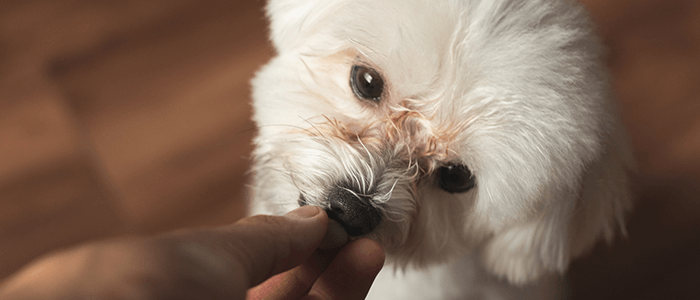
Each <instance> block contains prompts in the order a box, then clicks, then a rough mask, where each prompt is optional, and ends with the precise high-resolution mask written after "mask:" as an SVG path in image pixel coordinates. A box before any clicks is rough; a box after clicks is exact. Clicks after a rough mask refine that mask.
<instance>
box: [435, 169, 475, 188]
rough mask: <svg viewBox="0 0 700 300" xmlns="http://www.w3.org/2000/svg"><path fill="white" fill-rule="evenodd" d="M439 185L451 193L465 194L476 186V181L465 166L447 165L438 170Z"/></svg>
mask: <svg viewBox="0 0 700 300" xmlns="http://www.w3.org/2000/svg"><path fill="white" fill-rule="evenodd" d="M438 176H439V177H438V184H439V185H440V188H442V189H443V190H445V191H447V192H449V193H464V192H466V191H468V190H471V189H472V188H473V187H474V185H476V179H475V178H474V176H472V172H471V171H469V168H467V167H466V166H465V165H446V166H443V167H441V168H440V170H438Z"/></svg>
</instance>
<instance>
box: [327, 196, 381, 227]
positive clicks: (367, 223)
mask: <svg viewBox="0 0 700 300" xmlns="http://www.w3.org/2000/svg"><path fill="white" fill-rule="evenodd" d="M371 201H372V200H371V199H370V198H369V197H365V196H361V195H357V194H355V193H353V192H351V191H350V190H348V189H345V188H341V187H337V188H335V189H333V191H331V193H330V194H329V195H328V204H329V208H328V209H326V213H328V217H329V218H331V219H333V220H336V221H338V223H340V225H342V226H343V228H345V231H346V232H347V233H348V235H349V236H359V235H363V234H367V233H370V232H372V230H374V228H375V227H377V225H379V222H381V221H382V215H381V214H380V213H379V210H378V209H377V207H375V206H373V205H372V204H371Z"/></svg>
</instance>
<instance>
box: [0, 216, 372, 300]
mask: <svg viewBox="0 0 700 300" xmlns="http://www.w3.org/2000/svg"><path fill="white" fill-rule="evenodd" d="M327 228H328V217H327V215H326V214H325V212H323V210H322V209H320V208H318V207H313V206H305V207H302V208H299V209H296V210H294V211H292V212H290V213H288V214H287V215H285V216H281V217H280V216H254V217H249V218H244V219H241V220H240V221H238V222H236V223H235V224H233V225H229V226H224V227H219V228H214V229H196V230H188V231H182V232H176V233H171V234H167V235H162V236H157V237H151V238H141V237H131V238H122V239H117V240H112V241H106V242H100V243H93V244H88V245H85V246H80V247H77V248H75V249H72V250H68V251H63V252H60V253H57V254H54V255H50V256H48V257H45V258H42V259H40V260H38V261H36V262H35V263H32V264H30V265H29V266H28V267H26V268H25V269H23V270H22V271H20V272H19V273H18V274H16V275H15V276H13V277H11V278H9V279H8V280H7V281H5V283H4V284H2V286H0V298H2V299H245V298H246V292H247V294H248V297H249V299H302V298H304V299H364V297H365V296H366V294H367V292H368V291H369V288H370V286H371V284H372V282H373V281H374V278H375V277H376V275H377V273H378V272H379V270H380V269H381V267H382V265H383V262H384V252H383V250H382V249H381V247H380V246H379V245H378V244H377V243H376V242H374V241H372V240H369V239H360V240H356V241H353V242H351V243H349V244H348V245H346V246H345V247H343V248H342V249H340V250H339V251H316V248H317V247H318V245H319V244H320V243H321V240H322V239H323V237H324V235H325V233H326V230H327ZM285 271H286V272H285ZM282 272H284V273H282ZM280 273H281V274H280ZM273 276H274V277H273ZM271 277H272V278H271ZM261 283H262V284H261ZM251 287H255V288H253V289H250V290H249V291H248V289H249V288H251Z"/></svg>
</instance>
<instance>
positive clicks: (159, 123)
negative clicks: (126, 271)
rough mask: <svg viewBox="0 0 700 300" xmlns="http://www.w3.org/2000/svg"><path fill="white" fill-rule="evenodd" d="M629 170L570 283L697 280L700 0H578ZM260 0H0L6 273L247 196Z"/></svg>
mask: <svg viewBox="0 0 700 300" xmlns="http://www.w3.org/2000/svg"><path fill="white" fill-rule="evenodd" d="M582 2H584V4H585V5H586V6H587V7H588V8H589V10H590V11H591V13H592V15H593V17H594V20H595V22H596V23H597V24H598V26H599V29H600V32H601V33H602V35H603V36H604V39H605V42H606V43H607V45H608V46H609V48H610V59H609V65H610V67H611V69H612V72H613V75H614V80H615V82H614V86H615V91H616V93H617V96H618V104H619V107H620V108H621V110H622V111H623V114H624V121H625V124H626V125H627V127H628V128H629V132H630V135H631V139H632V142H633V145H634V149H635V155H636V158H637V162H638V165H639V174H638V175H637V177H636V179H635V192H636V195H637V197H636V198H637V199H636V209H635V212H634V213H633V214H632V215H631V216H630V217H629V221H630V222H629V228H628V229H629V236H628V237H627V238H626V239H621V240H619V241H618V242H616V243H615V244H614V245H612V247H608V246H606V245H600V246H599V247H597V248H596V249H595V250H594V251H592V253H591V254H590V255H588V256H587V257H585V258H582V259H580V260H578V261H576V262H575V263H574V264H573V265H572V267H571V271H570V278H571V281H572V283H571V285H572V293H573V296H574V299H696V298H698V297H700V296H697V295H698V294H700V287H698V283H700V1H697V0H583V1H582ZM263 4H264V3H263V1H259V0H258V1H235V0H197V1H195V0H147V1H146V0H124V1H108V0H99V1H98V0H90V1H88V0H61V1H54V0H32V1H29V0H27V1H13V0H4V1H0V279H1V278H3V277H6V276H8V275H9V274H11V273H12V272H14V271H15V270H17V269H18V268H19V267H21V266H22V265H23V264H25V263H27V262H28V261H30V260H31V259H33V258H36V257H37V256H39V255H41V254H43V253H45V252H47V251H51V250H55V249H58V248H62V247H66V246H69V245H73V244H76V243H79V242H83V241H87V240H92V239H98V238H105V237H109V236H115V235H121V234H127V233H156V232H162V231H164V230H170V229H174V228H181V227H190V226H209V225H219V224H227V223H230V222H233V221H235V220H236V219H238V218H240V217H241V216H242V215H243V214H244V208H245V203H244V199H245V198H246V182H247V180H248V174H247V173H246V172H247V169H248V166H249V159H248V158H249V153H250V151H251V148H252V147H251V138H252V136H253V134H254V130H253V124H252V123H251V121H250V106H249V104H248V102H249V94H250V88H249V86H248V81H249V79H250V78H251V77H252V75H253V73H254V72H255V70H256V69H257V68H259V67H260V65H261V64H263V63H264V62H265V61H267V60H268V59H269V58H270V57H271V55H272V53H273V50H272V49H271V48H270V46H269V45H268V44H267V39H266V29H265V26H266V24H265V20H264V15H263V13H262V11H261V7H262V5H263Z"/></svg>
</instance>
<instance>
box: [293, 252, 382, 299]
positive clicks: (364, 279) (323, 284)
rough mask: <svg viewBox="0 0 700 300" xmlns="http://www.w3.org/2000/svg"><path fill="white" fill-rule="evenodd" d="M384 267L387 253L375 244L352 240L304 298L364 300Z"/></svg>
mask: <svg viewBox="0 0 700 300" xmlns="http://www.w3.org/2000/svg"><path fill="white" fill-rule="evenodd" d="M383 266H384V250H383V249H382V247H381V246H380V245H379V244H378V243H377V242H376V241H373V240H370V239H359V240H356V241H353V242H352V243H350V244H348V245H347V246H345V247H344V248H343V249H342V250H341V251H340V252H339V253H338V255H337V256H336V257H335V259H334V260H333V261H332V262H331V263H330V265H329V266H328V267H327V268H326V270H325V271H324V272H323V274H322V275H321V277H319V279H318V280H317V281H316V283H314V285H313V287H312V288H311V290H310V291H309V294H308V296H307V297H306V298H304V299H305V300H331V299H332V300H358V299H365V297H366V296H367V293H368V292H369V289H370V287H371V286H372V283H373V282H374V279H375V278H376V277H377V274H378V273H379V271H380V270H381V269H382V267H383Z"/></svg>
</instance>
